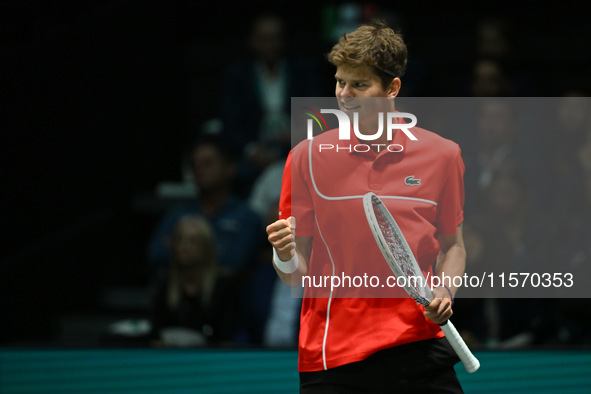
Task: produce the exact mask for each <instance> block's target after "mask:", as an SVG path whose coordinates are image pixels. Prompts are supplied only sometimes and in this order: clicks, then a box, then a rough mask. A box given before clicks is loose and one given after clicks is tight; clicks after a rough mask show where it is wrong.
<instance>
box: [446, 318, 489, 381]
mask: <svg viewBox="0 0 591 394" xmlns="http://www.w3.org/2000/svg"><path fill="white" fill-rule="evenodd" d="M441 330H443V333H444V334H445V337H446V338H447V340H448V341H449V344H450V345H451V347H452V348H453V349H454V350H455V351H456V354H457V355H458V357H459V358H460V360H462V363H464V368H466V371H468V372H469V373H473V372H476V371H478V368H480V361H478V359H477V358H476V357H474V355H473V354H472V352H471V351H470V349H469V348H468V345H466V342H464V340H463V339H462V337H461V336H460V333H459V332H458V330H456V328H455V326H454V325H453V324H452V323H451V321H449V320H448V321H447V322H445V323H443V324H442V325H441Z"/></svg>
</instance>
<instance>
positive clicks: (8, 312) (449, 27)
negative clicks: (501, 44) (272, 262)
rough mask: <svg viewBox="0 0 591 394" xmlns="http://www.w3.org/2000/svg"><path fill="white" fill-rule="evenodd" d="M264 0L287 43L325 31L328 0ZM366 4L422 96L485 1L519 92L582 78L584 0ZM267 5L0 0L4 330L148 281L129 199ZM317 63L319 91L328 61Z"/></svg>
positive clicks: (586, 39) (52, 330) (47, 327)
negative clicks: (417, 71) (510, 49)
mask: <svg viewBox="0 0 591 394" xmlns="http://www.w3.org/2000/svg"><path fill="white" fill-rule="evenodd" d="M277 3H279V4H277ZM274 4H275V8H279V9H281V11H283V12H285V13H286V14H287V15H288V16H289V23H290V30H289V33H290V38H291V44H292V51H293V52H295V53H301V54H305V55H310V56H313V57H317V58H319V59H322V57H323V56H324V54H325V52H326V51H327V49H328V48H329V47H330V46H331V44H332V43H331V42H328V41H327V40H325V39H323V38H322V37H323V35H322V31H323V23H325V20H324V19H323V12H324V11H325V10H326V8H327V7H328V6H330V5H335V4H338V2H332V3H330V2H314V3H306V2H303V3H301V2H286V3H285V4H281V3H280V2H276V3H274ZM372 4H375V5H376V6H378V7H380V6H381V7H384V8H389V10H390V11H392V12H394V13H395V14H396V15H397V17H398V18H400V20H401V21H402V26H403V34H404V35H405V38H406V40H407V42H408V45H409V51H410V54H411V56H412V57H414V59H419V60H420V61H421V62H422V64H424V65H427V66H426V69H425V71H424V72H423V74H422V76H421V78H422V82H423V84H422V86H423V90H422V91H421V92H420V93H422V94H424V95H426V96H461V95H463V94H464V93H465V92H466V89H467V88H466V86H467V79H468V78H467V75H469V73H470V70H471V68H470V67H471V64H472V62H473V60H474V59H473V53H474V34H475V26H476V23H477V22H478V21H479V20H480V19H481V18H483V17H488V16H494V15H499V16H503V17H505V18H507V19H508V20H509V21H510V22H511V24H512V26H513V27H514V28H515V29H514V37H515V42H516V44H517V50H516V55H517V57H516V61H517V62H518V63H519V65H520V68H521V70H523V73H524V75H525V76H526V78H525V79H524V80H525V88H524V90H523V91H524V92H527V94H528V95H532V96H556V95H560V94H561V93H562V91H563V89H564V88H565V87H567V86H581V87H584V88H586V87H587V86H588V85H589V81H590V78H589V75H588V74H589V70H590V65H591V64H590V60H591V51H589V43H590V42H591V40H590V39H591V34H590V28H589V27H588V17H589V13H588V12H587V10H586V9H583V8H580V7H579V6H578V5H577V4H578V3H575V2H560V3H553V4H552V6H549V5H547V6H543V5H542V3H540V2H515V1H513V2H508V1H507V2H505V1H497V2H488V5H484V6H483V5H478V6H476V5H468V3H466V4H463V5H462V3H453V5H450V4H449V3H448V2H426V3H420V5H418V4H417V2H415V1H396V2H389V3H384V4H381V3H379V2H374V3H372ZM517 4H519V5H520V6H519V8H517ZM268 7H269V4H268V3H265V2H256V1H255V2H227V1H221V2H205V1H121V0H117V1H85V2H77V3H71V2H58V1H12V2H2V3H1V4H0V18H1V20H0V29H1V30H0V54H1V55H0V56H1V62H0V64H1V76H2V85H1V86H2V87H1V89H2V92H3V97H4V100H3V101H4V104H3V105H2V111H1V113H2V143H1V144H0V146H1V149H2V154H1V155H0V157H1V160H2V163H1V169H2V183H3V193H2V195H3V197H4V198H3V200H4V201H3V202H2V204H1V207H2V213H1V216H0V218H1V220H2V224H3V228H4V231H3V234H4V235H3V236H2V239H3V242H2V248H1V249H0V250H1V260H0V289H1V291H2V294H1V301H0V303H1V309H0V330H1V331H0V340H1V342H2V343H4V344H19V343H25V344H26V343H46V342H51V340H52V339H54V338H55V337H56V336H57V335H58V333H57V330H58V325H57V324H58V320H59V319H60V317H61V316H64V315H67V314H75V313H89V312H92V311H100V310H101V303H100V301H99V300H100V294H101V291H102V290H103V289H104V288H106V287H109V286H136V285H137V286H141V285H143V284H144V283H145V280H146V270H145V268H146V267H145V250H146V245H147V240H148V237H149V234H150V232H151V231H152V229H153V226H154V225H155V217H154V215H151V214H149V213H146V212H141V211H139V210H138V209H134V205H133V201H134V198H135V196H136V195H137V194H138V193H146V192H152V191H153V190H154V188H155V187H156V185H157V184H158V183H159V182H161V181H163V180H173V181H174V180H179V179H180V159H179V157H180V153H181V150H182V148H183V146H184V145H183V144H184V143H185V141H186V139H187V136H188V135H189V134H191V133H192V132H193V131H194V130H195V129H196V128H198V127H199V126H200V124H202V123H203V122H204V121H206V120H209V119H212V118H215V117H216V116H217V111H218V107H217V100H218V96H219V86H220V80H219V78H220V73H221V69H222V68H223V66H224V65H226V64H227V63H228V62H230V61H231V60H233V59H235V58H237V57H238V56H240V55H241V54H242V53H243V51H244V39H245V31H246V29H247V26H248V22H249V20H250V18H251V17H252V16H254V15H255V13H257V12H259V11H261V10H263V9H265V8H268ZM411 61H412V59H411ZM410 72H411V71H409V73H410ZM326 76H327V78H326V95H327V96H330V95H332V92H333V81H332V69H331V68H330V67H329V66H328V64H327V65H326ZM411 76H412V75H410V76H409V77H411ZM245 99H247V98H245Z"/></svg>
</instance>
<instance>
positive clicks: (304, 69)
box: [220, 12, 322, 197]
mask: <svg viewBox="0 0 591 394" xmlns="http://www.w3.org/2000/svg"><path fill="white" fill-rule="evenodd" d="M247 37H248V38H247V49H248V54H247V55H246V56H244V57H242V58H240V59H237V60H235V61H233V62H232V63H231V64H229V65H227V66H226V67H225V69H224V71H223V74H222V89H221V102H220V114H221V116H220V118H221V120H222V123H223V125H224V130H225V133H226V135H227V137H228V140H229V141H230V142H231V143H232V144H233V145H234V146H235V147H236V149H237V150H239V151H240V152H241V158H240V166H239V177H238V178H239V179H238V181H239V182H240V189H241V190H242V195H243V196H244V197H247V196H248V195H249V193H250V188H251V186H252V183H253V182H254V180H255V179H256V177H257V176H258V175H259V174H260V173H261V171H262V170H263V169H264V168H265V167H266V166H268V165H269V164H271V163H272V162H273V161H275V160H277V159H279V158H281V157H282V156H283V157H284V156H286V155H287V152H288V151H289V148H290V103H291V97H318V96H322V90H321V83H320V78H319V75H320V72H319V68H318V65H317V64H316V62H315V61H313V60H311V59H308V58H307V57H305V56H301V55H298V54H295V53H293V52H292V51H291V48H290V46H289V40H288V37H287V29H286V20H285V19H284V18H283V16H281V15H280V14H278V13H273V12H263V13H261V14H259V15H257V16H256V17H255V18H254V19H253V20H252V22H251V26H250V30H249V32H248V35H247Z"/></svg>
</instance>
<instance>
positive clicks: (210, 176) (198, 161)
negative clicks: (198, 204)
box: [193, 145, 233, 191]
mask: <svg viewBox="0 0 591 394" xmlns="http://www.w3.org/2000/svg"><path fill="white" fill-rule="evenodd" d="M232 170H233V166H232V165H230V164H229V163H227V162H226V161H225V160H224V158H223V156H222V155H221V154H220V152H218V150H217V148H216V147H215V146H213V145H203V146H200V147H199V148H197V149H196V150H195V151H194V152H193V174H194V177H195V182H196V183H197V186H198V187H199V189H201V190H203V191H213V190H215V189H219V188H223V187H225V186H226V185H227V184H228V183H229V182H231V178H232V175H233V172H232Z"/></svg>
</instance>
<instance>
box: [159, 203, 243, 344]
mask: <svg viewBox="0 0 591 394" xmlns="http://www.w3.org/2000/svg"><path fill="white" fill-rule="evenodd" d="M171 249H172V256H171V264H170V266H169V267H168V270H167V272H166V274H165V275H163V276H162V278H159V280H158V282H157V283H156V286H155V292H154V295H153V299H152V310H151V323H152V338H153V339H154V342H153V343H154V344H155V345H164V346H204V345H210V344H216V343H219V342H223V341H230V340H231V339H232V330H231V326H229V325H227V324H225V323H227V321H228V319H227V318H226V319H224V316H223V315H224V314H228V313H231V308H230V309H228V308H225V307H227V306H229V305H228V304H229V302H228V300H227V299H225V298H227V297H224V294H223V293H221V292H220V288H223V286H220V283H219V280H220V279H221V280H223V276H220V275H219V272H218V264H217V256H216V240H215V235H214V233H213V229H212V228H211V226H210V225H209V223H208V222H207V220H205V219H204V218H203V217H200V216H196V215H190V216H183V217H181V218H180V219H179V220H178V222H177V224H176V225H175V227H174V231H173V233H172V237H171ZM230 301H231V300H230ZM230 305H231V304H230ZM230 318H231V317H230Z"/></svg>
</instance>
